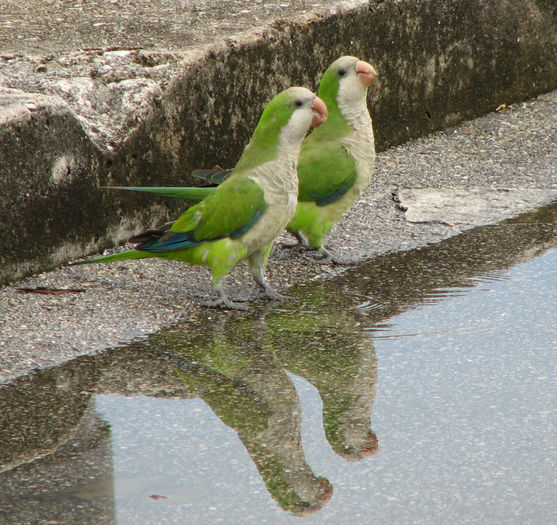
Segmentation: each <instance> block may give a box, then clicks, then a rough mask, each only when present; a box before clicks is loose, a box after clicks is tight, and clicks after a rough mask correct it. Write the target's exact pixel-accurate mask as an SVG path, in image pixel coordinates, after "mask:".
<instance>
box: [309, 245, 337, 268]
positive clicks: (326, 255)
mask: <svg viewBox="0 0 557 525" xmlns="http://www.w3.org/2000/svg"><path fill="white" fill-rule="evenodd" d="M315 260H316V261H317V262H318V263H319V264H338V263H337V261H336V259H335V256H334V255H333V254H332V253H331V252H330V251H329V250H327V249H326V248H324V247H323V246H322V247H321V248H320V249H319V250H318V252H317V254H316V255H315Z"/></svg>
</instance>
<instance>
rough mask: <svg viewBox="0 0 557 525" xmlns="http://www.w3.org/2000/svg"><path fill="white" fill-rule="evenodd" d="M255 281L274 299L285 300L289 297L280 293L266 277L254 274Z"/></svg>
mask: <svg viewBox="0 0 557 525" xmlns="http://www.w3.org/2000/svg"><path fill="white" fill-rule="evenodd" d="M254 279H255V282H256V283H257V284H258V285H259V286H260V287H261V288H262V289H263V291H264V292H265V294H266V295H267V297H269V298H270V299H272V300H273V301H283V300H284V299H287V297H285V296H284V295H282V294H280V293H278V292H277V291H276V290H275V289H274V288H273V287H272V286H270V285H269V283H268V282H267V281H265V279H262V278H261V277H257V276H254Z"/></svg>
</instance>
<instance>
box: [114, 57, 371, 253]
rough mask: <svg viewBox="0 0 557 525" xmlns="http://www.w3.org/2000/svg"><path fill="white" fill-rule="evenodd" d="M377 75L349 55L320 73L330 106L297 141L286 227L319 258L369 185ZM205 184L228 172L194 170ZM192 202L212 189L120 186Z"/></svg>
mask: <svg viewBox="0 0 557 525" xmlns="http://www.w3.org/2000/svg"><path fill="white" fill-rule="evenodd" d="M376 76H377V73H376V71H375V69H374V68H373V66H371V65H370V64H368V63H367V62H364V61H363V60H359V59H358V58H356V57H352V56H343V57H341V58H339V59H337V60H335V61H334V62H333V63H332V64H331V65H330V66H329V68H328V69H327V70H326V71H325V73H324V74H323V78H322V79H321V83H320V85H319V91H318V96H319V97H320V98H321V99H322V100H323V101H324V102H325V104H326V105H327V108H328V110H329V117H328V119H327V121H326V122H325V123H324V124H323V125H322V126H320V127H319V128H318V129H315V130H314V131H313V132H312V133H311V134H310V135H309V136H308V137H307V138H306V139H305V140H304V142H303V143H302V147H301V150H300V158H299V161H298V178H299V194H298V207H297V209H296V213H295V214H294V216H293V217H292V220H291V221H290V222H289V223H288V225H287V230H288V231H289V232H291V233H292V234H293V235H294V236H295V237H296V238H297V239H298V242H299V245H300V246H304V247H306V248H309V249H313V250H317V251H318V252H319V253H320V254H321V255H322V260H323V261H324V262H328V261H333V262H334V257H333V256H332V254H330V253H329V252H328V251H327V250H326V249H325V247H324V246H323V240H324V239H325V237H326V236H327V234H328V233H329V232H330V231H331V229H332V227H333V226H334V224H335V223H336V222H338V221H339V220H340V218H341V216H342V214H343V213H344V212H345V211H346V210H347V209H348V208H349V207H350V206H351V205H352V203H353V202H354V201H355V200H356V199H357V198H358V197H359V195H360V194H361V193H362V191H363V190H364V189H365V188H367V186H368V185H369V183H370V179H371V174H372V171H373V164H374V161H375V146H374V137H373V128H372V123H371V117H370V114H369V111H368V107H367V88H368V87H369V86H370V85H371V84H372V82H373V80H374V79H375V77H376ZM197 173H198V176H200V177H201V178H204V179H206V180H208V181H209V182H217V183H218V182H221V181H222V180H224V179H225V178H226V177H227V176H228V174H229V173H230V171H222V172H220V173H219V170H197ZM118 189H127V190H135V191H146V192H150V193H157V194H160V195H164V196H167V197H182V198H188V199H192V200H197V199H200V198H203V197H204V196H206V195H208V194H209V193H211V192H212V191H213V188H212V187H201V188H188V187H166V188H165V187H125V188H123V187H119V188H118Z"/></svg>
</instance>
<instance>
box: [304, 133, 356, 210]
mask: <svg viewBox="0 0 557 525" xmlns="http://www.w3.org/2000/svg"><path fill="white" fill-rule="evenodd" d="M298 179H299V193H298V201H300V202H315V203H316V204H317V205H318V206H325V205H326V204H330V203H332V202H335V201H336V200H338V199H340V198H341V197H342V196H343V195H344V194H345V193H346V192H347V191H348V190H349V189H350V188H351V187H352V186H353V185H354V182H355V181H356V163H355V160H354V158H353V157H352V156H351V155H350V153H349V152H348V150H347V149H346V148H344V147H339V145H338V143H337V142H335V143H332V144H330V143H315V142H311V141H306V142H304V144H303V145H302V150H301V152H300V160H299V162H298Z"/></svg>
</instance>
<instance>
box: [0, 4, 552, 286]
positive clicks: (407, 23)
mask: <svg viewBox="0 0 557 525" xmlns="http://www.w3.org/2000/svg"><path fill="white" fill-rule="evenodd" d="M22 13H23V14H24V15H23V14H22ZM556 19H557V13H556V10H555V5H554V2H553V0H525V1H524V2H520V3H518V4H517V3H516V2H512V1H511V0H488V1H485V0H475V1H472V2H466V3H463V2H457V1H451V2H447V1H446V0H429V1H425V0H404V1H402V0H385V1H377V0H370V1H365V0H358V1H354V2H348V1H339V2H329V3H327V7H324V6H323V5H321V4H318V3H315V2H309V1H308V2H293V1H287V0H285V1H282V2H280V3H278V2H267V3H261V2H248V1H247V0H245V1H236V2H233V3H229V4H227V6H226V7H223V5H221V3H216V2H212V1H208V0H205V1H203V2H176V1H173V0H165V1H160V2H147V1H145V0H143V1H137V2H129V1H125V2H108V1H100V2H79V1H77V0H76V1H74V2H66V1H65V2H62V1H58V0H52V1H51V2H48V3H45V2H43V1H42V0H34V1H31V2H29V1H28V0H26V1H25V2H23V0H21V1H15V2H11V3H10V4H9V5H8V7H7V8H5V9H4V10H3V12H2V14H1V18H0V25H1V26H2V28H3V29H5V30H6V31H2V32H0V33H1V35H2V36H0V52H1V56H0V89H1V90H2V103H1V104H0V122H1V123H2V124H1V126H0V127H1V129H0V195H1V196H2V201H1V202H0V238H1V239H2V245H1V252H0V282H6V281H9V280H11V279H14V278H20V277H22V276H24V275H28V274H30V273H33V272H36V271H40V270H45V269H49V268H53V267H55V266H56V265H58V264H60V263H61V262H62V261H64V260H67V259H70V258H74V257H76V256H77V255H82V254H85V253H91V252H93V251H97V250H99V249H102V248H105V247H108V246H111V245H114V244H116V243H119V242H121V241H122V240H124V239H125V238H126V237H127V236H129V235H130V234H132V233H135V232H138V231H139V230H140V229H142V228H144V227H149V226H154V225H156V223H157V222H158V223H160V222H162V221H165V220H167V219H170V218H171V217H172V215H173V214H175V213H176V212H177V206H178V205H179V204H178V203H176V202H175V201H174V202H173V201H164V200H158V201H156V203H155V201H154V200H153V199H150V198H148V197H145V196H132V195H125V196H122V195H116V194H110V193H108V192H106V190H100V189H99V185H104V184H132V185H134V184H144V185H149V184H160V185H165V184H169V185H176V184H182V183H186V184H187V183H190V182H192V181H191V179H190V176H189V175H190V172H191V170H192V169H194V168H196V167H201V166H207V167H210V166H214V165H217V164H219V165H230V164H231V163H233V162H234V161H235V160H236V159H237V158H238V156H239V155H240V152H241V151H242V148H243V146H244V145H245V143H246V141H247V140H248V138H249V136H250V134H251V131H252V130H253V128H254V126H255V123H256V121H257V118H258V117H259V115H260V112H261V110H262V108H263V106H264V104H265V103H266V101H268V100H269V99H270V97H271V96H272V95H273V94H274V93H276V92H277V91H279V90H281V89H283V88H285V87H287V86H288V85H291V84H304V85H307V86H309V87H312V88H315V87H316V86H317V83H318V80H319V78H320V75H321V73H322V71H323V70H324V69H325V68H326V67H327V65H328V64H329V63H330V62H331V61H332V60H333V59H335V58H337V57H338V56H339V55H342V54H353V55H357V56H360V57H363V58H366V59H368V60H370V61H371V62H372V63H373V64H374V65H375V66H376V67H377V69H378V71H379V73H380V80H379V81H378V82H377V85H376V86H375V88H374V89H373V90H372V93H371V100H370V104H371V107H372V110H373V114H374V119H375V128H376V136H377V146H378V149H379V150H382V149H385V148H387V147H389V146H392V145H394V144H399V143H402V142H404V141H406V140H408V139H409V138H412V137H417V136H420V135H424V134H427V133H430V132H432V131H434V130H437V129H440V128H443V127H445V126H447V125H451V124H455V123H457V122H459V121H460V120H462V119H469V118H472V117H474V116H477V115H480V114H483V113H486V112H488V111H490V110H493V109H495V108H496V107H497V106H499V105H500V104H502V103H505V104H509V103H511V102H514V101H520V100H524V99H526V98H528V97H532V96H535V95H537V94H539V93H543V92H547V91H550V90H551V89H553V88H555V87H556V86H557V63H556V62H555V60H554V57H555V55H556V53H557V36H556V35H557V31H556V30H555V29H556V27H557V22H556ZM20 37H21V38H20ZM35 94H40V95H35ZM14 97H15V98H14ZM36 97H37V98H36ZM40 97H49V98H47V99H43V98H40ZM21 100H24V101H30V102H31V104H39V106H40V107H41V108H43V109H41V110H40V111H29V109H26V110H25V108H24V107H23V106H21V109H20V110H18V111H19V113H17V114H18V115H19V117H18V116H17V115H15V114H14V113H13V111H14V109H13V108H14V106H18V104H20V101H21ZM46 100H48V101H50V102H48V104H47V103H46V102H45V101H46ZM41 101H43V102H44V104H43V102H41ZM62 101H63V102H62ZM24 103H25V102H24ZM41 104H43V105H41ZM10 108H11V109H10ZM47 108H51V109H52V112H51V110H50V109H47ZM25 111H27V112H28V113H29V114H30V115H34V116H33V117H32V118H31V117H30V115H27V116H25ZM27 117H29V118H27ZM39 117H40V118H39ZM47 123H48V124H47ZM64 159H66V160H64ZM65 162H66V163H69V164H68V165H66V164H64V163H65ZM68 169H69V173H70V175H68V174H67V175H66V176H62V175H61V174H62V173H63V172H64V170H65V171H66V172H68ZM53 170H54V172H55V173H57V174H58V175H55V176H54V177H53ZM56 180H58V182H56Z"/></svg>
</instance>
